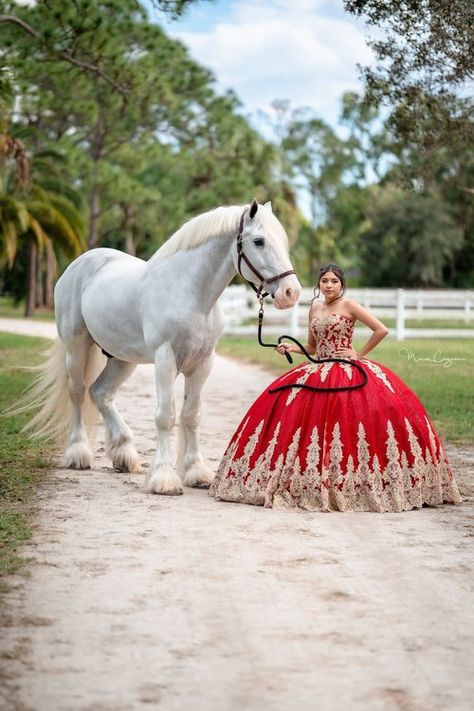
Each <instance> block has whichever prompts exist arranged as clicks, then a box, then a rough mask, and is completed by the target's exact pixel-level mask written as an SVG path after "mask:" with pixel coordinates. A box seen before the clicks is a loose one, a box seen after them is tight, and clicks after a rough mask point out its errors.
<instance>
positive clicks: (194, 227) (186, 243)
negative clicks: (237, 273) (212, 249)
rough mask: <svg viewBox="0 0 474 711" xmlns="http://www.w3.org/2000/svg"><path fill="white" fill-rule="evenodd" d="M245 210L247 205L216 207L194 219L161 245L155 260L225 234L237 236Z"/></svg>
mask: <svg viewBox="0 0 474 711" xmlns="http://www.w3.org/2000/svg"><path fill="white" fill-rule="evenodd" d="M244 208H245V205H233V206H231V207H216V208H215V209H214V210H209V212H204V213H203V214H202V215H198V216H197V217H193V218H192V219H191V220H188V222H185V223H184V225H182V226H181V227H180V228H179V230H176V232H175V233H174V234H172V235H171V237H170V238H169V239H167V240H166V242H165V243H164V244H162V245H161V247H160V248H159V249H158V251H157V252H155V254H154V256H153V258H154V259H164V258H165V257H169V256H170V255H171V254H174V253H175V252H180V251H182V250H188V249H193V248H194V247H198V246H199V245H200V244H205V243H206V242H209V240H211V239H214V238H215V237H219V235H222V234H224V233H230V232H232V233H235V235H236V236H237V232H238V224H239V219H240V216H241V214H242V211H243V210H244Z"/></svg>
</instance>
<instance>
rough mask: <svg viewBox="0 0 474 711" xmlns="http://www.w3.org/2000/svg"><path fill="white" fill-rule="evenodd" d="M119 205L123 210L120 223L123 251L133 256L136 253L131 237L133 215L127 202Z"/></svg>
mask: <svg viewBox="0 0 474 711" xmlns="http://www.w3.org/2000/svg"><path fill="white" fill-rule="evenodd" d="M121 207H122V211H123V222H122V225H123V229H124V232H125V251H126V252H127V254H131V255H132V256H133V257H135V256H136V253H137V250H136V248H135V242H134V239H133V220H134V217H135V215H134V213H133V208H132V206H131V205H130V204H129V203H125V202H124V203H122V204H121Z"/></svg>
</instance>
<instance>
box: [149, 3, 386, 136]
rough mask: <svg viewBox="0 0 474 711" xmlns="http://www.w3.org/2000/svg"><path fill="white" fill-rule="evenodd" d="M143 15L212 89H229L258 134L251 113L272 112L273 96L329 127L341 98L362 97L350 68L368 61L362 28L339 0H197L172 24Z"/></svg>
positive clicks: (259, 121) (258, 122) (260, 123)
mask: <svg viewBox="0 0 474 711" xmlns="http://www.w3.org/2000/svg"><path fill="white" fill-rule="evenodd" d="M150 13H151V15H150V18H151V19H153V18H156V19H158V20H159V22H160V24H162V25H164V27H165V29H166V31H167V33H168V34H169V35H171V36H172V37H175V38H177V39H180V40H181V41H182V42H183V43H184V44H185V45H186V46H187V47H188V49H189V51H190V53H191V55H192V57H193V58H195V59H196V60H197V61H198V62H199V63H201V64H203V65H204V66H206V67H207V68H209V69H211V71H212V72H213V74H214V75H215V77H216V80H217V84H216V86H217V89H218V91H225V90H227V89H233V90H234V92H235V93H236V94H237V96H238V97H239V99H240V100H241V101H242V103H243V107H242V111H243V113H244V114H246V115H250V118H251V120H252V123H253V124H254V125H255V126H256V127H257V128H259V129H260V130H261V131H263V132H265V121H264V120H263V118H262V116H261V114H260V113H259V112H261V111H264V112H267V113H272V110H271V103H272V101H274V100H275V99H285V100H289V101H290V106H291V107H292V108H299V107H311V108H312V109H314V111H315V112H316V113H317V114H318V115H319V116H320V117H321V118H323V119H324V120H325V121H327V122H328V123H329V124H330V125H332V126H333V127H334V128H336V129H337V121H338V117H339V111H340V98H341V96H342V94H343V93H344V92H345V91H357V92H359V93H361V92H362V81H361V78H360V72H359V69H358V68H357V64H361V65H363V66H364V65H366V64H370V63H371V61H372V53H371V50H370V49H369V48H368V47H367V45H366V35H367V32H366V29H365V25H364V23H363V22H362V21H361V20H357V19H356V18H354V17H353V16H351V15H348V14H347V13H345V12H344V9H343V2H342V0H215V1H214V2H198V3H196V5H194V6H191V8H190V9H189V10H188V11H187V13H186V14H185V16H184V18H182V19H181V20H178V21H170V20H163V14H162V13H157V12H156V11H154V10H151V11H150Z"/></svg>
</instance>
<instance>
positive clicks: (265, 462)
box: [211, 264, 461, 512]
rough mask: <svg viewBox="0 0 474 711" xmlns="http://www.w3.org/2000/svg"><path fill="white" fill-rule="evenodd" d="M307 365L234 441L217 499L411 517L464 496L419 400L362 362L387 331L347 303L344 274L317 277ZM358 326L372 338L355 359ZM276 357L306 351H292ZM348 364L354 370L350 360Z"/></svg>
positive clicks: (254, 412) (290, 375)
mask: <svg viewBox="0 0 474 711" xmlns="http://www.w3.org/2000/svg"><path fill="white" fill-rule="evenodd" d="M317 286H318V289H319V291H320V293H321V294H322V296H323V297H324V302H323V303H319V302H315V300H313V303H312V305H311V307H310V310H309V319H308V343H307V344H306V345H305V349H306V350H307V352H308V353H309V354H311V355H315V357H316V358H321V359H343V360H344V361H346V362H337V361H335V360H329V361H327V362H324V363H312V362H304V363H302V364H300V365H298V366H296V367H295V368H292V369H291V370H289V371H288V372H287V373H285V374H284V375H282V376H280V377H279V378H277V379H276V380H275V381H274V382H273V383H272V385H270V387H269V388H267V389H266V390H265V391H264V392H263V393H262V395H261V396H260V397H259V398H258V399H257V400H256V401H255V402H254V404H253V405H252V406H251V407H250V409H249V411H248V412H247V414H246V415H245V417H244V419H243V420H242V422H241V424H240V425H239V427H238V428H237V431H236V432H235V434H234V435H233V437H232V439H231V441H230V443H229V445H228V447H227V450H226V452H225V455H224V457H223V459H222V461H221V463H220V466H219V469H218V473H217V476H216V478H215V480H214V482H213V484H212V486H211V493H212V494H213V495H214V496H215V497H216V498H218V499H224V500H226V501H235V502H241V503H247V504H256V505H259V506H266V507H274V508H301V509H307V510H309V511H378V512H385V511H406V510H409V509H415V508H420V507H421V506H423V504H427V505H430V506H435V505H438V504H443V503H449V504H459V503H461V498H460V496H459V492H458V489H457V486H456V482H455V481H454V478H453V475H452V472H451V471H450V469H449V465H448V462H447V459H446V455H445V453H444V450H443V447H442V445H441V442H440V441H439V439H438V436H437V434H436V432H435V430H434V427H433V425H432V423H431V422H430V420H429V418H428V416H427V414H426V412H425V409H424V407H423V405H422V404H421V402H420V401H419V400H418V398H417V397H416V395H415V394H414V393H413V392H412V391H411V390H410V389H409V388H408V387H407V386H406V385H405V384H404V383H403V382H402V381H401V380H400V379H399V378H398V377H397V376H396V375H395V374H394V373H392V372H391V371H390V370H389V369H388V368H386V367H385V366H383V365H380V364H379V363H375V362H374V361H372V360H368V359H367V358H365V356H366V355H367V354H368V353H369V352H370V351H371V350H372V349H373V348H375V346H376V345H377V344H378V343H380V341H381V340H382V339H383V338H384V337H385V336H386V335H387V333H388V331H387V329H386V328H385V326H384V325H383V323H381V322H380V321H379V320H378V319H377V318H375V316H373V315H372V314H371V313H370V312H369V311H367V310H366V309H365V308H363V307H362V306H360V304H358V303H357V302H355V301H353V300H352V299H346V298H345V297H344V294H345V279H344V274H343V272H342V270H341V269H340V268H339V267H338V266H337V265H335V264H329V265H328V266H326V267H323V268H322V269H321V271H320V275H319V280H318V284H317ZM356 321H361V322H362V323H363V324H365V325H366V326H368V327H369V328H370V329H371V330H372V332H373V333H372V335H371V337H370V338H369V340H368V341H367V343H366V344H365V345H364V346H363V347H362V348H361V349H360V351H359V352H358V353H356V352H355V350H354V349H353V347H352V336H353V332H354V325H355V323H356ZM277 351H278V352H279V353H281V354H284V352H285V351H290V352H293V353H301V352H302V351H301V350H300V348H299V347H298V346H296V345H293V344H281V345H279V346H278V348H277ZM347 361H350V362H347Z"/></svg>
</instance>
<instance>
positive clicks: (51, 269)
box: [44, 242, 58, 309]
mask: <svg viewBox="0 0 474 711" xmlns="http://www.w3.org/2000/svg"><path fill="white" fill-rule="evenodd" d="M57 268H58V264H57V261H56V255H55V254H54V249H53V246H52V245H51V244H49V242H48V244H47V245H46V275H45V284H44V305H45V306H46V307H47V308H48V309H52V308H53V306H54V298H53V291H54V289H53V281H54V277H55V275H56V272H57Z"/></svg>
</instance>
